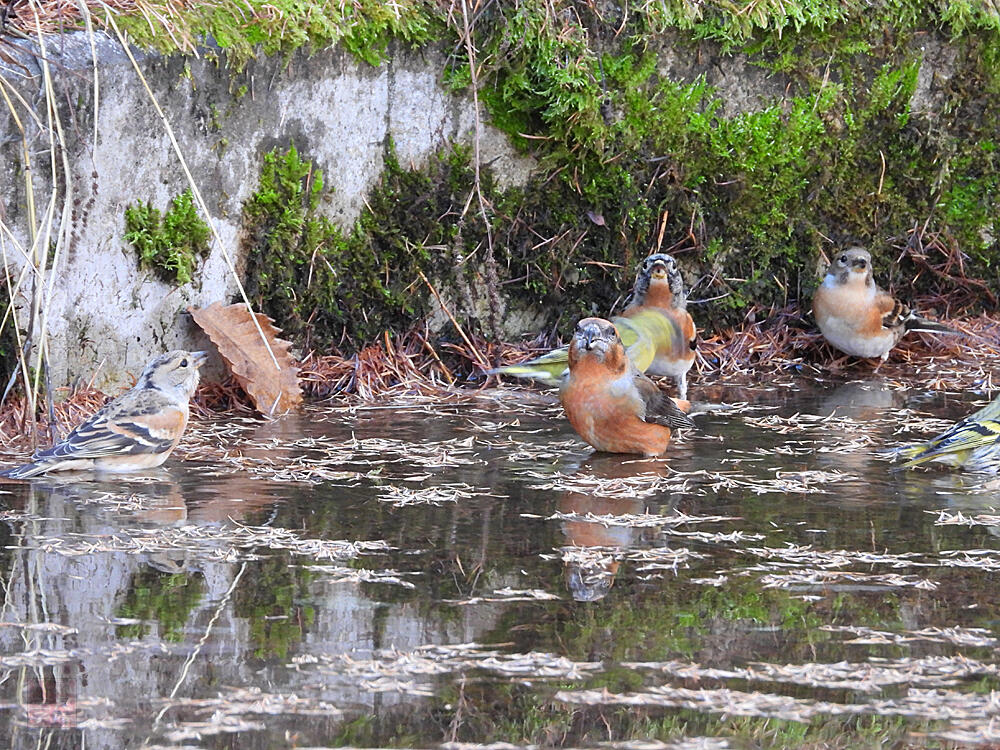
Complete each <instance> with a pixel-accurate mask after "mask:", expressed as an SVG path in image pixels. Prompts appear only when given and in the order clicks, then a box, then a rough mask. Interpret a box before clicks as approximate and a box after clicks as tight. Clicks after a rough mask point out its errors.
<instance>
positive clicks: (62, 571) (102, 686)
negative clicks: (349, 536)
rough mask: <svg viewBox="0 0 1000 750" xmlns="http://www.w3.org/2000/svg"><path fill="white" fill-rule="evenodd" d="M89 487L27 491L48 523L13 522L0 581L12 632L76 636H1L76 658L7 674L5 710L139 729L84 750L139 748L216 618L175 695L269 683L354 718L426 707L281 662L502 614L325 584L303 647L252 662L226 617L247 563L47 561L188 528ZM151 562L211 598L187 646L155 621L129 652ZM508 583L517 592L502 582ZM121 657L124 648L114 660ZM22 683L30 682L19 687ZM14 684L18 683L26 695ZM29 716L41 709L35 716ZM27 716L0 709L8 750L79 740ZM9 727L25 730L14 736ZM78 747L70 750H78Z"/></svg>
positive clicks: (100, 732)
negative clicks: (124, 615)
mask: <svg viewBox="0 0 1000 750" xmlns="http://www.w3.org/2000/svg"><path fill="white" fill-rule="evenodd" d="M84 487H85V485H73V484H72V483H63V484H59V483H51V484H47V483H44V482H42V483H39V484H38V485H37V486H36V487H35V488H33V490H32V494H31V496H30V498H29V500H28V501H27V504H26V507H25V510H26V511H29V512H31V513H34V514H36V515H38V516H40V517H41V518H42V519H44V520H38V521H27V522H18V523H16V525H15V528H16V532H17V533H19V534H21V535H23V536H22V538H21V539H20V540H15V541H14V542H13V543H14V544H19V546H20V549H17V550H13V551H12V552H11V553H10V555H9V556H8V557H6V558H0V560H3V562H4V564H5V569H4V570H3V571H2V574H3V578H4V580H5V581H6V582H7V585H8V590H7V592H6V607H5V610H4V612H3V616H2V618H0V619H2V620H3V621H5V622H15V623H56V624H58V625H62V626H66V627H72V628H75V629H76V630H77V631H78V632H76V633H74V634H69V635H61V634H32V635H30V639H29V640H28V641H27V645H26V641H25V640H24V634H25V632H28V631H24V630H22V629H21V628H13V627H0V653H2V654H6V655H16V654H20V653H22V652H24V651H25V650H32V649H47V650H73V652H74V659H73V660H71V661H69V662H68V663H66V664H63V665H59V666H56V667H55V668H45V669H25V670H17V669H15V670H13V671H11V672H8V673H7V679H6V681H4V682H3V687H0V701H3V702H8V703H18V702H19V701H20V702H22V703H27V702H32V701H39V700H44V701H45V702H47V703H49V704H50V706H46V707H40V708H44V710H45V711H48V712H49V714H52V713H54V712H56V711H57V710H59V707H60V706H61V707H62V708H63V709H65V708H66V707H67V704H69V705H76V702H81V703H83V704H87V702H89V701H94V700H97V701H105V700H106V701H108V702H109V706H108V707H107V708H106V709H103V708H99V709H96V711H93V712H92V711H91V710H90V709H87V710H84V711H83V712H82V713H80V714H79V715H77V717H76V720H82V719H86V718H88V717H90V716H97V717H98V718H110V717H114V718H123V717H124V718H129V719H131V720H132V721H131V722H130V724H129V725H128V726H127V727H125V728H124V729H120V730H116V729H110V728H101V727H97V728H90V729H87V730H86V731H85V734H86V747H87V748H90V749H94V748H108V750H111V749H112V748H122V747H127V746H130V743H131V742H132V741H133V739H136V741H141V740H142V739H143V738H144V737H145V736H146V734H148V729H149V726H150V723H151V722H152V720H153V718H154V716H155V715H156V713H157V712H158V711H159V709H160V707H161V704H159V703H158V702H157V700H156V699H157V698H161V697H165V696H167V695H169V694H170V692H171V691H172V690H173V689H174V687H175V685H176V683H177V681H178V679H179V678H180V675H181V673H182V670H183V667H184V662H185V660H186V659H187V657H188V655H189V654H190V653H191V649H192V648H193V647H194V645H195V644H196V643H197V642H198V641H199V640H200V639H201V638H202V636H203V635H204V633H205V632H206V630H207V629H208V624H209V622H210V621H211V620H212V618H217V619H216V621H215V623H214V625H213V626H212V630H211V637H210V638H209V639H208V640H207V642H206V644H205V646H204V649H203V651H202V652H201V655H200V656H199V657H198V658H197V659H195V661H194V662H193V663H192V664H191V666H190V669H189V672H188V674H187V676H186V679H185V681H184V684H183V685H182V686H181V688H180V689H179V691H178V693H177V695H178V697H205V696H215V695H217V694H218V692H219V690H220V689H221V686H235V687H249V686H255V685H266V686H267V687H265V688H264V689H265V690H266V691H269V692H273V693H290V692H294V693H297V694H300V695H303V696H315V697H318V698H319V697H321V698H323V699H325V700H328V701H331V702H334V703H336V704H337V705H339V706H343V707H344V708H345V709H347V710H350V709H351V708H356V709H361V710H364V711H366V712H369V713H370V712H372V711H376V710H377V709H378V708H379V707H380V706H391V705H399V704H403V703H414V702H418V701H420V702H423V701H424V700H425V699H423V698H419V697H416V696H408V695H404V694H396V693H384V694H373V693H371V692H368V691H366V690H364V689H363V688H362V687H361V686H360V685H359V684H358V682H357V680H356V679H352V680H340V679H335V678H328V677H327V676H325V675H322V674H321V673H319V672H316V671H309V670H306V671H303V672H296V671H294V670H289V669H286V668H285V667H284V665H285V664H286V663H287V662H288V661H289V660H290V659H291V658H292V656H294V655H295V654H297V653H315V654H347V653H350V654H351V655H352V656H353V657H354V658H356V659H364V658H367V657H369V656H370V655H371V654H372V651H373V650H374V649H375V648H390V647H393V648H396V649H399V650H408V649H412V648H415V647H417V646H421V645H424V644H429V643H430V644H439V643H449V642H451V643H453V642H466V641H472V640H476V639H477V637H481V636H482V635H483V634H484V633H485V632H486V631H488V630H490V629H491V628H493V627H495V626H496V623H497V622H498V620H499V617H500V615H501V613H502V610H503V607H504V605H501V604H496V605H477V606H472V607H452V606H444V607H436V608H430V607H428V606H426V605H424V604H421V603H420V602H418V601H413V602H405V603H392V602H381V601H379V600H377V599H375V598H372V596H377V595H378V592H379V591H380V590H382V588H381V587H380V586H374V585H368V586H366V587H364V589H363V588H362V587H361V586H359V585H357V584H353V583H339V584H332V583H325V582H324V581H323V579H322V577H321V576H317V577H316V578H315V579H314V581H313V583H312V584H311V586H310V591H309V598H310V599H311V603H312V604H313V605H314V606H315V607H316V619H315V621H314V623H313V624H312V625H311V626H308V627H307V628H306V632H305V633H304V635H303V639H302V640H301V641H299V642H297V643H294V644H292V649H293V651H292V652H290V653H289V654H288V657H287V658H285V659H272V660H271V661H270V663H268V662H267V661H266V660H262V659H261V658H259V657H256V656H255V653H254V652H255V649H256V647H257V645H258V644H255V643H254V642H253V639H252V637H251V634H250V628H249V621H248V620H247V619H245V618H243V617H238V616H236V614H235V608H234V600H235V599H236V597H232V598H231V599H230V600H229V601H228V602H226V604H225V606H223V607H222V608H221V611H220V610H219V604H220V602H221V601H223V599H224V598H225V596H226V593H227V591H228V590H229V588H230V586H231V585H232V583H233V580H234V577H235V575H236V574H237V571H238V570H239V569H240V567H241V564H240V563H220V562H213V561H211V560H209V559H207V557H206V555H198V557H197V558H195V557H194V555H193V554H191V553H190V552H189V553H188V554H187V555H185V554H184V553H179V554H177V555H173V554H170V555H166V556H163V555H146V554H129V553H126V552H99V553H94V554H82V555H65V554H59V553H55V552H45V551H44V547H45V546H46V545H48V544H50V543H53V541H56V542H57V540H58V539H60V538H66V539H67V541H68V542H69V543H70V544H75V543H78V542H79V538H77V539H73V538H72V537H67V535H70V534H83V535H86V536H87V539H88V540H91V539H92V540H94V541H95V542H96V541H99V540H100V539H101V538H110V537H112V536H118V537H123V538H124V536H125V535H123V534H122V529H123V527H125V528H127V527H128V526H130V525H135V526H145V527H146V528H148V527H149V521H151V520H154V519H155V520H158V521H160V522H166V523H167V524H168V525H169V523H170V522H172V521H173V520H175V518H176V520H177V521H180V522H184V523H189V522H190V519H187V517H186V513H185V512H184V511H183V510H181V511H178V513H177V514H172V513H171V512H170V511H169V510H168V509H167V507H163V506H161V507H159V508H157V509H156V510H155V511H154V512H153V513H151V514H148V516H147V518H146V521H147V522H146V523H145V524H143V523H141V522H137V521H136V519H135V518H129V517H126V516H123V515H118V514H115V513H113V512H110V511H108V510H105V509H99V508H98V506H96V505H90V506H89V507H88V506H85V505H84V502H85V501H86V500H87V499H90V500H93V496H94V494H95V493H94V491H93V489H92V486H90V487H91V488H90V489H84ZM144 492H146V493H148V494H150V495H153V496H156V495H157V494H159V495H160V496H162V497H167V496H170V495H171V494H174V495H176V493H177V486H176V484H169V483H164V485H163V486H159V485H147V486H146V488H145V489H144ZM88 495H89V497H88ZM162 497H161V499H162ZM104 507H105V508H106V507H107V506H104ZM146 566H153V567H155V568H156V569H157V570H161V571H163V570H170V569H171V567H170V566H175V568H176V569H177V570H181V571H186V572H187V573H189V574H191V575H194V576H197V577H198V579H199V583H202V582H203V586H202V587H201V588H202V591H203V595H202V597H201V599H200V600H199V601H198V602H197V603H196V604H195V605H194V607H193V609H192V611H191V612H189V613H188V617H187V622H186V625H185V627H184V628H183V630H182V637H181V640H180V642H176V643H171V642H169V641H167V640H164V638H163V635H162V634H161V633H159V632H158V631H159V628H158V624H157V623H148V625H149V629H148V632H147V633H146V634H145V635H144V636H142V637H141V638H139V639H138V640H137V641H135V643H134V646H135V649H134V650H132V646H131V645H130V644H131V642H130V640H129V639H128V638H127V637H125V636H123V634H122V630H121V629H119V626H117V625H115V624H112V623H113V620H114V618H115V617H117V616H119V615H120V613H121V606H122V603H123V602H124V601H125V600H126V598H127V596H128V595H129V593H130V589H131V588H132V587H133V586H134V580H135V578H136V576H137V574H138V573H139V572H141V571H143V570H147V569H148V568H147V567H146ZM164 575H167V573H164ZM418 581H419V579H418ZM505 583H511V582H509V581H508V582H501V583H499V584H498V585H505ZM255 585H258V582H257V581H255V580H253V579H252V576H249V575H248V576H246V577H245V578H243V579H241V580H240V582H239V584H238V586H239V587H253V586H255ZM369 594H370V595H371V596H369ZM116 651H118V652H124V651H130V652H128V653H120V655H118V656H117V657H113V658H109V655H113V654H114V653H115V652H116ZM19 678H24V681H23V682H20V681H19ZM19 684H21V685H23V692H21V693H20V694H19ZM305 684H309V685H320V686H322V691H321V693H322V695H316V693H313V692H310V691H309V690H306V689H304V687H303V686H304V685H305ZM32 713H40V712H39V711H38V710H35V709H32ZM169 718H170V717H169V716H168V719H169ZM24 719H25V713H24V712H23V711H19V710H7V711H0V734H2V735H3V736H10V737H12V738H13V740H12V747H18V748H28V747H32V748H34V747H35V746H36V744H37V742H38V741H39V732H44V733H45V734H46V735H49V734H52V735H53V736H54V737H55V738H57V739H59V741H69V740H70V738H71V737H72V738H79V735H80V730H72V729H52V728H45V729H40V728H38V727H33V726H23V724H24ZM15 722H16V723H18V724H20V726H16V727H15ZM70 723H72V722H70ZM130 738H131V739H130ZM123 743H124V744H123ZM76 744H77V743H75V742H71V745H76Z"/></svg>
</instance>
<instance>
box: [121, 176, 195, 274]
mask: <svg viewBox="0 0 1000 750" xmlns="http://www.w3.org/2000/svg"><path fill="white" fill-rule="evenodd" d="M208 237H209V228H208V225H207V224H206V223H205V222H204V221H203V220H202V219H201V217H199V216H198V210H197V209H196V208H195V206H194V199H193V196H192V195H191V191H190V189H189V190H185V191H184V192H183V193H181V194H180V195H178V196H177V197H176V198H174V199H173V200H172V201H171V202H170V208H169V209H167V212H166V213H165V214H163V215H162V216H161V214H160V210H159V209H157V208H153V206H152V205H151V204H150V203H142V202H140V203H138V204H137V205H130V206H128V208H126V209H125V240H126V242H130V243H131V244H132V245H133V246H134V247H135V249H136V252H138V253H139V265H140V266H141V267H143V268H148V269H151V270H152V271H154V272H155V273H156V275H157V276H159V277H160V278H161V279H163V280H164V281H167V282H171V283H176V284H187V283H188V282H189V281H191V277H192V274H193V273H194V268H195V265H196V264H197V263H198V258H199V257H201V256H204V255H205V254H206V253H207V252H208Z"/></svg>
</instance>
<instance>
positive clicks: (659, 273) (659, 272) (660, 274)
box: [649, 263, 668, 279]
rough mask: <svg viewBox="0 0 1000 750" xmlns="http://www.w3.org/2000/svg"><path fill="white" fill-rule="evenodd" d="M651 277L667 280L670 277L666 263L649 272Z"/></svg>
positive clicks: (654, 267)
mask: <svg viewBox="0 0 1000 750" xmlns="http://www.w3.org/2000/svg"><path fill="white" fill-rule="evenodd" d="M649 275H650V276H651V277H652V278H654V279H665V278H667V276H668V271H667V266H666V264H665V263H657V264H655V265H654V266H653V267H652V269H650V271H649Z"/></svg>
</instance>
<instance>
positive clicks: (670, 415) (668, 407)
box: [635, 372, 697, 430]
mask: <svg viewBox="0 0 1000 750" xmlns="http://www.w3.org/2000/svg"><path fill="white" fill-rule="evenodd" d="M635 385H636V388H638V389H639V395H640V396H641V397H642V400H643V401H644V402H645V403H646V421H647V422H656V423H657V424H662V425H664V426H665V427H670V428H671V429H675V430H676V429H678V428H692V427H697V425H696V424H695V422H694V420H693V419H691V417H689V416H688V415H687V414H685V413H684V412H683V411H681V408H680V407H679V406H678V405H677V403H676V402H675V401H674V400H673V399H672V398H670V397H668V396H666V395H665V394H664V393H663V391H661V390H660V389H659V388H658V387H657V385H656V383H654V382H653V381H652V380H650V379H649V378H647V377H646V376H645V375H643V374H642V373H638V372H637V373H636V378H635Z"/></svg>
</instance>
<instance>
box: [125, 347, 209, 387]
mask: <svg viewBox="0 0 1000 750" xmlns="http://www.w3.org/2000/svg"><path fill="white" fill-rule="evenodd" d="M207 359H208V352H186V351H182V350H178V351H173V352H167V353H166V354H161V355H160V356H158V357H155V358H154V359H152V360H151V361H150V362H149V364H148V365H146V369H144V370H143V371H142V375H140V376H139V384H140V385H141V386H146V387H151V388H156V389H157V390H160V391H165V392H167V393H173V394H176V395H177V396H180V397H181V398H191V396H192V395H193V394H194V389H195V388H197V387H198V369H199V368H200V367H201V366H202V365H203V364H205V361H206V360H207Z"/></svg>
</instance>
